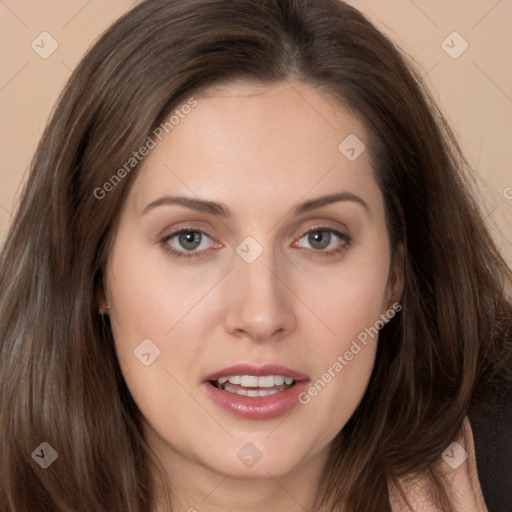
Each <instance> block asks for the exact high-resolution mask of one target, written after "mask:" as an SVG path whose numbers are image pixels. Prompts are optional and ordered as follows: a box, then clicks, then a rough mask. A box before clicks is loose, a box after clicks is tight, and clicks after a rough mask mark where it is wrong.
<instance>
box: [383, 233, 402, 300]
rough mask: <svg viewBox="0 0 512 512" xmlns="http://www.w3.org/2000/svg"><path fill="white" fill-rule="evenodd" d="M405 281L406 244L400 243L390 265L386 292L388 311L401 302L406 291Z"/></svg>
mask: <svg viewBox="0 0 512 512" xmlns="http://www.w3.org/2000/svg"><path fill="white" fill-rule="evenodd" d="M404 279H405V272H404V244H403V243H402V242H400V244H399V245H398V246H397V248H396V249H395V251H394V254H393V257H392V260H391V265H390V271H389V277H388V283H387V290H386V292H387V293H386V295H387V297H386V299H387V300H386V305H387V308H388V309H390V308H392V307H393V306H394V304H397V303H400V302H401V300H402V294H403V291H404Z"/></svg>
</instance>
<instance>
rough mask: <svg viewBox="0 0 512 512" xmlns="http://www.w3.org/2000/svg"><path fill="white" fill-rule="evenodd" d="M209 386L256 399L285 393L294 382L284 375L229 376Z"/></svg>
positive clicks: (211, 382)
mask: <svg viewBox="0 0 512 512" xmlns="http://www.w3.org/2000/svg"><path fill="white" fill-rule="evenodd" d="M210 384H212V385H213V386H215V387H216V388H217V389H221V390H222V391H227V392H228V393H233V394H236V395H240V396H248V397H251V398H256V397H259V396H271V395H275V394H277V393H281V392H283V391H286V390H287V389H290V388H292V387H293V386H294V385H295V380H294V379H292V378H291V377H285V376H284V375H263V376H260V377H258V376H256V375H229V376H227V377H220V378H219V379H217V380H216V381H210Z"/></svg>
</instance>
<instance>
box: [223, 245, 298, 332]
mask: <svg viewBox="0 0 512 512" xmlns="http://www.w3.org/2000/svg"><path fill="white" fill-rule="evenodd" d="M231 278H232V280H233V283H232V285H231V286H232V291H233V293H232V296H231V297H230V308H229V311H228V313H227V328H228V330H229V331H231V332H238V333H240V332H244V333H245V334H247V335H249V336H250V337H252V338H254V339H258V340H265V339H267V338H270V337H271V336H272V335H273V334H275V333H276V332H279V331H286V330H289V329H291V328H292V327H293V325H294V314H293V305H292V303H291V301H290V297H289V293H287V292H286V287H285V286H284V285H283V283H282V282H281V281H280V277H279V269H278V266H277V264H276V258H275V255H274V253H273V251H272V250H265V251H264V252H263V253H262V254H261V255H260V256H259V257H258V258H257V259H256V260H254V261H252V262H251V263H248V262H247V261H245V260H244V259H243V257H240V258H239V257H238V256H237V260H236V261H235V266H234V269H233V272H232V276H231Z"/></svg>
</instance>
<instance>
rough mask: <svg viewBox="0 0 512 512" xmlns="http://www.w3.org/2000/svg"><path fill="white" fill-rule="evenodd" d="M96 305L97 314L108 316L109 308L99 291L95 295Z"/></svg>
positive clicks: (101, 292)
mask: <svg viewBox="0 0 512 512" xmlns="http://www.w3.org/2000/svg"><path fill="white" fill-rule="evenodd" d="M96 303H97V304H98V313H99V314H100V315H108V313H109V309H110V308H109V306H108V304H107V301H106V300H105V295H104V293H103V291H101V290H99V291H98V292H97V293H96Z"/></svg>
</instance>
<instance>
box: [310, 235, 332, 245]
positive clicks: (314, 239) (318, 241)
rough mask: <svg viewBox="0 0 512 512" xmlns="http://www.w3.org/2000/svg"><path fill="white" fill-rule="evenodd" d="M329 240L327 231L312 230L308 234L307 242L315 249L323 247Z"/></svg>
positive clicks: (329, 236)
mask: <svg viewBox="0 0 512 512" xmlns="http://www.w3.org/2000/svg"><path fill="white" fill-rule="evenodd" d="M330 242H331V234H330V233H329V231H312V232H311V233H310V234H309V243H310V244H311V246H312V247H314V248H315V249H325V248H326V247H328V246H329V243H330Z"/></svg>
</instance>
